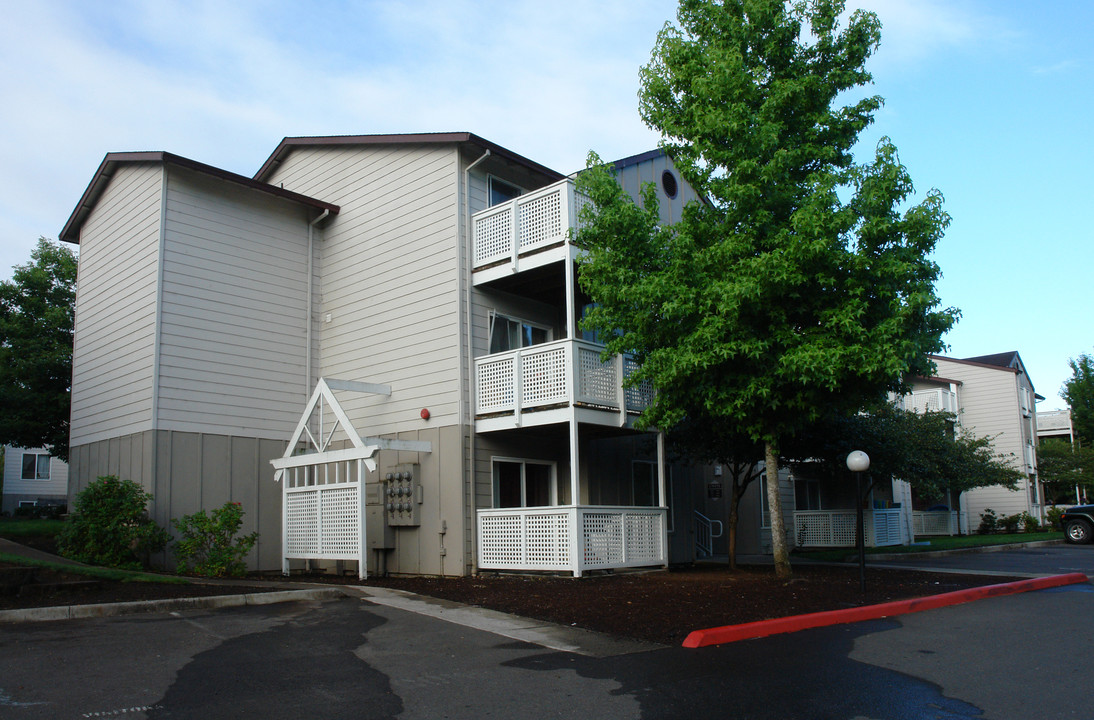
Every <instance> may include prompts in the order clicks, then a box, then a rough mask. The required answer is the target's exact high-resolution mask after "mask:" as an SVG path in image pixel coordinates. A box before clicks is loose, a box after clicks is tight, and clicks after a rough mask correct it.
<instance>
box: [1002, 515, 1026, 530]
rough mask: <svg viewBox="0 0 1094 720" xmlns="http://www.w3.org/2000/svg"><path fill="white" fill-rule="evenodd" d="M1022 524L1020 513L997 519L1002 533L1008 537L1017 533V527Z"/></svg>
mask: <svg viewBox="0 0 1094 720" xmlns="http://www.w3.org/2000/svg"><path fill="white" fill-rule="evenodd" d="M1021 522H1022V515H1021V513H1014V514H1013V515H1004V516H1003V517H1001V518H999V527H1001V528H1002V529H1003V532H1005V533H1007V534H1008V535H1009V534H1011V533H1016V532H1018V526H1019V525H1020V524H1021Z"/></svg>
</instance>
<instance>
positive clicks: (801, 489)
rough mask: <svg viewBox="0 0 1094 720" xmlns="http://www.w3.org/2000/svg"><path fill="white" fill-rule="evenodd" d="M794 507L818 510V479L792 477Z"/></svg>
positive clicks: (819, 506)
mask: <svg viewBox="0 0 1094 720" xmlns="http://www.w3.org/2000/svg"><path fill="white" fill-rule="evenodd" d="M794 509H795V510H820V509H821V504H820V481H819V480H807V479H803V478H794Z"/></svg>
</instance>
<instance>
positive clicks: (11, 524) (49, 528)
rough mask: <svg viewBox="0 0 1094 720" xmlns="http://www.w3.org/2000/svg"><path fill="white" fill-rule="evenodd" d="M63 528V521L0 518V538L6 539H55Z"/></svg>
mask: <svg viewBox="0 0 1094 720" xmlns="http://www.w3.org/2000/svg"><path fill="white" fill-rule="evenodd" d="M64 526H65V521H64V520H51V519H46V518H22V517H11V518H0V537H3V538H8V539H15V538H22V537H56V536H57V533H59V532H61V528H63V527H64Z"/></svg>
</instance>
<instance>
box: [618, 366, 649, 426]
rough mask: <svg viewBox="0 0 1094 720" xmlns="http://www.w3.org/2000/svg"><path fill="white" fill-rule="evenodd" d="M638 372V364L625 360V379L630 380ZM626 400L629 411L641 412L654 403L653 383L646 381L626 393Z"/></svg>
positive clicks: (628, 389) (630, 388)
mask: <svg viewBox="0 0 1094 720" xmlns="http://www.w3.org/2000/svg"><path fill="white" fill-rule="evenodd" d="M636 370H638V363H636V362H635V361H634V359H633V358H629V357H625V358H623V377H624V378H629V377H630V376H631V375H633V374H634V372H635V371H636ZM623 397H624V400H625V401H626V403H627V409H628V410H634V411H637V412H641V411H643V410H645V409H646V408H648V407H649V406H650V405H651V404H652V403H653V383H651V382H649V381H648V380H645V381H643V382H640V383H639V384H638V385H636V386H634V387H629V388H627V389H626V390H625V391H624V395H623Z"/></svg>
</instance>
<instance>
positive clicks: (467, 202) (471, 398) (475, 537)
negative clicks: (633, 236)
mask: <svg viewBox="0 0 1094 720" xmlns="http://www.w3.org/2000/svg"><path fill="white" fill-rule="evenodd" d="M488 157H490V149H489V148H487V149H486V152H484V153H483V154H482V155H480V156H479V157H478V159H477V160H475V161H474V162H472V163H471V164H470V165H468V166H467V167H465V168H464V169H463V209H464V213H463V222H464V242H466V243H467V252H466V253H465V255H464V262H465V263H466V264H467V267H466V270H464V271H463V272H461V273H460V282H462V283H463V284H464V322H465V323H466V325H467V355H466V362H467V433H468V438H467V441H468V442H467V444H468V454H467V461H468V464H469V466H470V467H469V472H468V480H467V508H468V515H469V517H470V518H471V525H472V532H471V537H472V540H471V571H472V573H476V574H477V571H478V561H477V558H478V555H479V524H478V523H479V519H478V517H477V516H476V514H475V377H474V375H475V348H474V347H473V346H474V337H475V334H474V331H473V328H472V325H471V320H472V312H471V295H472V290H473V288H474V283H473V282H471V273H472V272H473V271H474V268H475V240H474V238H473V237H472V236H471V170H472V168H474V167H475V166H476V165H478V164H479V163H481V162H482V161H483V160H485V159H486V158H488ZM463 402H464V396H463V393H460V403H461V404H463ZM463 416H464V413H463V412H462V411H461V412H460V418H461V420H462V419H463Z"/></svg>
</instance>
